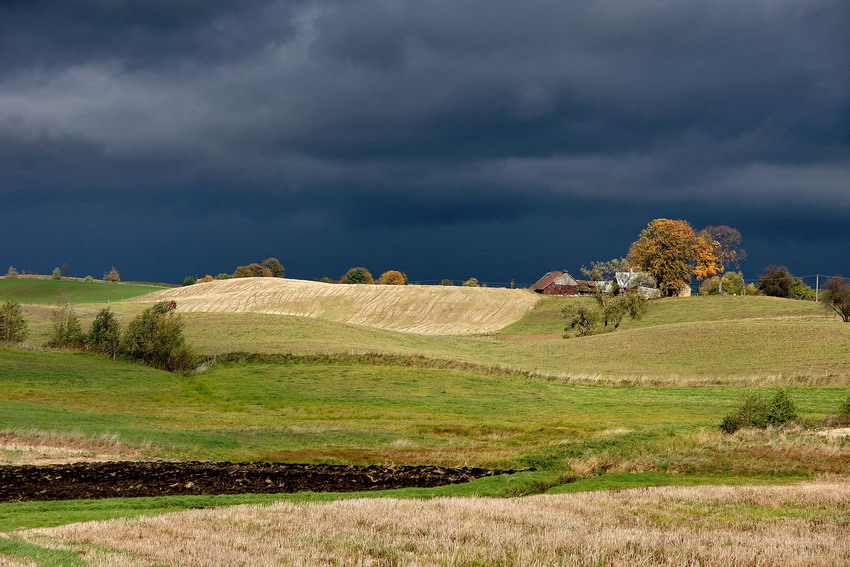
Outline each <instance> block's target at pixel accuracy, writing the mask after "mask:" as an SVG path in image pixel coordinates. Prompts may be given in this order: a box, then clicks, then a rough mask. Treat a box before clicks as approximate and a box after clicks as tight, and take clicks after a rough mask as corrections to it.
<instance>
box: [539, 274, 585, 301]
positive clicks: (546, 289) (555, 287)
mask: <svg viewBox="0 0 850 567" xmlns="http://www.w3.org/2000/svg"><path fill="white" fill-rule="evenodd" d="M528 289H530V290H531V291H534V292H536V293H542V294H543V295H578V293H579V286H578V282H577V281H576V280H575V279H573V277H572V276H571V275H570V274H568V273H567V272H562V271H559V270H556V271H554V272H549V273H547V274H546V275H545V276H543V277H542V278H540V279H539V280H537V281H536V282H535V283H534V285H532V286H531V287H530V288H528Z"/></svg>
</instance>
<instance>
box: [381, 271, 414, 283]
mask: <svg viewBox="0 0 850 567" xmlns="http://www.w3.org/2000/svg"><path fill="white" fill-rule="evenodd" d="M378 283H379V284H383V285H407V275H406V274H405V273H404V272H399V271H398V270H389V271H388V272H384V273H383V274H381V277H380V278H378Z"/></svg>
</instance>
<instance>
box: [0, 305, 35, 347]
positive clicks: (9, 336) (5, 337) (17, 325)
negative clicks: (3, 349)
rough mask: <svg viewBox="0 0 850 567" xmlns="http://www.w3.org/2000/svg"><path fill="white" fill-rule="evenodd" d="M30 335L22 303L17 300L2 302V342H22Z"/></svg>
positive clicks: (0, 313) (0, 309)
mask: <svg viewBox="0 0 850 567" xmlns="http://www.w3.org/2000/svg"><path fill="white" fill-rule="evenodd" d="M27 336H29V329H27V322H26V320H25V319H24V314H23V311H22V310H21V305H20V304H19V303H18V302H17V301H15V300H12V301H4V302H3V303H2V304H0V343H20V342H23V341H24V340H26V338H27Z"/></svg>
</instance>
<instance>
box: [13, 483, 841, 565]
mask: <svg viewBox="0 0 850 567" xmlns="http://www.w3.org/2000/svg"><path fill="white" fill-rule="evenodd" d="M848 520H850V484H848V483H846V482H819V483H807V484H801V485H795V486H781V487H764V486H762V487H717V486H714V487H698V488H670V487H666V488H650V489H636V490H625V491H610V492H592V493H581V494H573V495H558V496H533V497H526V498H512V499H486V498H464V499H461V498H438V499H433V500H426V501H421V500H395V499H374V500H371V499H359V500H348V501H335V502H330V503H313V504H292V503H287V502H283V503H277V504H273V505H271V506H267V507H258V506H237V507H233V508H229V509H220V510H190V511H187V512H180V513H175V514H169V515H165V516H158V517H147V518H139V519H133V520H111V521H106V522H91V523H85V524H73V525H68V526H63V527H59V528H51V529H43V530H35V531H34V532H29V533H24V534H21V536H23V537H29V538H39V539H40V537H41V536H39V535H37V534H42V536H47V537H49V538H50V540H52V541H53V542H54V543H55V544H62V542H69V541H72V542H80V543H83V544H88V545H93V546H105V547H106V548H107V549H112V550H120V551H124V552H129V553H131V554H134V555H135V556H136V557H138V558H139V559H142V560H144V561H146V562H150V563H165V564H169V565H173V566H174V567H190V566H191V567H195V566H198V567H200V566H204V567H206V566H208V565H251V566H257V567H261V566H266V565H268V566H271V565H299V566H307V565H310V566H324V565H328V566H329V565H334V566H340V567H343V566H352V567H353V566H366V565H369V566H395V565H416V566H438V565H439V566H457V567H460V566H464V567H470V566H474V565H487V566H508V565H516V566H520V565H522V566H526V567H533V566H543V565H546V566H559V565H563V566H566V565H570V566H599V565H610V566H634V565H692V566H697V565H699V566H700V567H711V566H718V567H720V566H723V567H729V566H742V567H743V566H771V565H776V566H780V565H781V566H783V567H792V566H803V565H805V566H809V567H812V566H815V567H817V566H829V567H832V566H836V565H847V564H848V563H850V539H848V538H847V537H846V535H847V534H846V527H847V522H848Z"/></svg>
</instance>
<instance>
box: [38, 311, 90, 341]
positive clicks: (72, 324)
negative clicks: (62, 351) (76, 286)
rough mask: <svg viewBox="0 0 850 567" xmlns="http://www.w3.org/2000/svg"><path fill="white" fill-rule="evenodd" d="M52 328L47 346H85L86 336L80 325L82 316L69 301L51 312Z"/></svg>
mask: <svg viewBox="0 0 850 567" xmlns="http://www.w3.org/2000/svg"><path fill="white" fill-rule="evenodd" d="M51 322H52V328H51V330H50V339H49V340H48V341H47V346H49V347H56V348H81V347H83V346H85V343H86V336H85V335H84V334H83V328H82V326H81V325H80V318H79V317H78V316H77V314H76V313H75V312H74V310H73V309H71V306H70V305H68V304H67V303H63V304H61V305H59V306H57V307H56V309H54V310H53V313H52V314H51Z"/></svg>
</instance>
